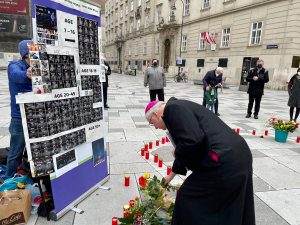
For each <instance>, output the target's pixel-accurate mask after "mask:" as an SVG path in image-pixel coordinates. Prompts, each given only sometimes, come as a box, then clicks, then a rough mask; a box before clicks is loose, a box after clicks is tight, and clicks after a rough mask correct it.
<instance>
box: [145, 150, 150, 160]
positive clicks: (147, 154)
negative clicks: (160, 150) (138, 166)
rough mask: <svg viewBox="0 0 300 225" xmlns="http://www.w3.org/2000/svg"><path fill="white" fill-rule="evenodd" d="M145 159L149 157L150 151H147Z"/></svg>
mask: <svg viewBox="0 0 300 225" xmlns="http://www.w3.org/2000/svg"><path fill="white" fill-rule="evenodd" d="M145 159H149V152H148V151H146V157H145Z"/></svg>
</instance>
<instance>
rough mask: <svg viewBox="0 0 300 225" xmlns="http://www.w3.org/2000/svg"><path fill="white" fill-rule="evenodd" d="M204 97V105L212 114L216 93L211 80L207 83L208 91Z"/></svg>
mask: <svg viewBox="0 0 300 225" xmlns="http://www.w3.org/2000/svg"><path fill="white" fill-rule="evenodd" d="M205 95H206V104H207V107H206V108H208V109H210V110H211V111H212V112H214V104H215V103H216V100H217V91H216V88H215V82H213V81H212V80H211V81H210V82H209V90H208V91H205Z"/></svg>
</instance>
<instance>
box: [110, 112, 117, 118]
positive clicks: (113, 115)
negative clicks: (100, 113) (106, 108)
mask: <svg viewBox="0 0 300 225" xmlns="http://www.w3.org/2000/svg"><path fill="white" fill-rule="evenodd" d="M108 116H109V117H120V114H119V113H117V112H108Z"/></svg>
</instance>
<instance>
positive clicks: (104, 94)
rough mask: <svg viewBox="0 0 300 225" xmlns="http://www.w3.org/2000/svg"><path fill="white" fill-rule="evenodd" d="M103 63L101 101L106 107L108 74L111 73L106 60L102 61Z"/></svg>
mask: <svg viewBox="0 0 300 225" xmlns="http://www.w3.org/2000/svg"><path fill="white" fill-rule="evenodd" d="M104 65H105V80H106V81H105V82H103V101H104V108H106V109H108V108H109V106H108V105H107V88H108V76H109V75H110V74H111V69H110V66H109V65H108V63H107V62H105V61H104Z"/></svg>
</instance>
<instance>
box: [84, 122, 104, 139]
mask: <svg viewBox="0 0 300 225" xmlns="http://www.w3.org/2000/svg"><path fill="white" fill-rule="evenodd" d="M103 131H104V122H103V120H100V121H98V122H94V123H91V124H87V125H85V133H86V142H87V143H88V142H93V141H96V140H98V139H100V138H102V137H103V136H104V134H103Z"/></svg>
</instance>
